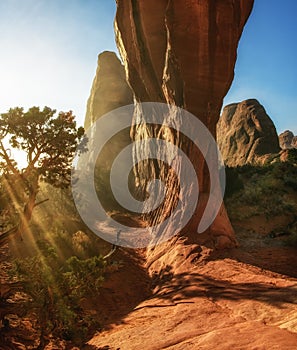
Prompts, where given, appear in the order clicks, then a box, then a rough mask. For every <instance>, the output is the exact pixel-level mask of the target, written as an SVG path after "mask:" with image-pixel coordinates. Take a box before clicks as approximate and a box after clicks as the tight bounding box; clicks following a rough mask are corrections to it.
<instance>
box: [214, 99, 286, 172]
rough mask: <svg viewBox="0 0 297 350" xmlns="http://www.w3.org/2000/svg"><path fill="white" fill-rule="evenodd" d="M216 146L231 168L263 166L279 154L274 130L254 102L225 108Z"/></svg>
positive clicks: (271, 123) (262, 110)
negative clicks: (266, 161)
mask: <svg viewBox="0 0 297 350" xmlns="http://www.w3.org/2000/svg"><path fill="white" fill-rule="evenodd" d="M217 142H218V145H219V149H220V151H221V153H222V156H223V159H224V162H225V164H226V165H228V166H238V165H239V166H240V165H244V164H248V163H251V164H253V163H263V162H265V160H267V159H268V158H269V156H271V154H276V153H278V152H279V151H280V147H279V142H278V136H277V133H276V129H275V126H274V124H273V122H272V120H271V119H270V118H269V116H268V115H267V113H266V111H265V109H264V107H263V106H262V105H261V104H260V103H259V102H258V101H257V100H255V99H249V100H246V101H243V102H240V103H232V104H230V105H228V106H226V107H224V109H223V113H222V116H221V118H220V119H219V122H218V124H217Z"/></svg>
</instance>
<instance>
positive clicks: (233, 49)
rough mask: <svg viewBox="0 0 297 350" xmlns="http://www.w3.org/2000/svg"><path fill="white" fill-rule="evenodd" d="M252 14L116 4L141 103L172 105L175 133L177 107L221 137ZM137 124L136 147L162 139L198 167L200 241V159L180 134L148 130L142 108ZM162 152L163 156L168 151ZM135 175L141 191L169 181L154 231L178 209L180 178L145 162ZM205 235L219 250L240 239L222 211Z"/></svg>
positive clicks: (202, 4) (219, 4)
mask: <svg viewBox="0 0 297 350" xmlns="http://www.w3.org/2000/svg"><path fill="white" fill-rule="evenodd" d="M252 6H253V0H237V1H234V0H224V1H221V0H216V1H209V0H199V1H198V0H187V1H185V0H176V1H171V0H157V1H147V0H135V1H127V0H117V12H116V19H115V31H116V39H117V45H118V48H119V51H120V54H121V56H122V59H123V62H124V65H125V68H126V73H127V76H128V81H129V84H130V86H131V88H132V90H133V94H134V97H135V100H136V101H137V102H138V103H140V102H146V101H149V102H164V103H168V104H170V105H171V107H172V108H171V112H170V113H169V115H167V116H165V115H164V123H165V119H166V118H168V119H169V120H175V121H176V123H177V127H178V126H179V125H178V124H179V123H182V120H179V119H178V118H176V114H175V113H176V110H174V106H177V107H183V108H184V109H186V110H188V111H189V112H191V113H193V114H194V115H195V116H196V117H197V118H199V119H200V120H201V121H202V122H203V123H204V124H205V125H206V127H207V128H208V129H209V131H210V132H211V133H212V135H213V136H214V137H215V130H216V123H217V121H218V119H219V115H220V110H221V107H222V102H223V98H224V96H225V95H226V93H227V91H228V89H229V87H230V85H231V82H232V80H233V77H234V65H235V61H236V54H237V45H238V42H239V39H240V36H241V33H242V30H243V27H244V25H245V23H246V21H247V19H248V17H249V14H250V12H251V10H252ZM135 118H137V120H138V121H140V124H138V125H137V126H135V127H133V129H132V135H133V137H134V139H135V140H143V139H146V138H147V137H148V135H149V136H150V137H161V138H162V139H163V140H165V141H170V142H172V143H174V144H176V145H178V146H179V147H180V148H182V149H183V150H184V151H185V152H186V154H187V155H188V157H189V159H190V161H191V162H192V164H193V166H194V168H195V170H196V172H197V174H198V180H199V190H200V196H199V205H198V206H197V208H196V211H195V214H194V215H193V217H192V219H191V220H190V222H189V225H188V226H187V227H186V228H185V230H184V231H185V232H186V233H185V234H186V235H187V236H188V237H190V235H191V234H193V239H194V240H197V239H198V235H197V233H196V230H197V226H198V223H199V222H200V219H201V216H202V214H203V212H204V209H205V206H206V203H207V201H208V198H209V188H210V179H209V174H208V170H207V166H206V163H205V160H204V158H203V156H202V154H201V152H199V150H197V148H195V147H194V146H193V145H192V144H191V143H189V142H188V140H186V139H185V138H184V137H183V136H182V134H181V133H180V132H173V131H172V130H168V128H166V127H163V128H162V127H161V128H160V127H159V126H157V125H151V124H150V125H149V124H148V123H147V120H146V116H145V115H144V114H143V113H142V109H141V107H140V106H139V105H138V106H137V108H136V110H135ZM158 151H159V154H160V155H162V152H163V150H162V149H159V150H158ZM149 152H150V149H149V145H148V146H147V147H143V148H142V149H141V150H140V149H138V146H137V145H136V146H135V147H134V154H133V156H134V159H135V160H136V161H137V160H138V159H139V155H140V154H141V155H142V156H143V155H145V154H147V155H149ZM164 156H165V157H166V155H164ZM147 158H149V156H148V157H147ZM135 174H136V178H137V181H138V183H139V184H141V186H143V188H145V186H146V184H147V182H148V181H149V180H150V179H151V176H155V175H157V176H158V177H159V178H161V179H163V180H165V181H166V184H167V188H168V191H167V195H168V196H167V198H166V200H165V201H164V206H163V208H162V207H161V208H160V210H156V211H154V212H153V213H152V214H151V215H150V219H151V221H152V222H153V223H158V222H160V221H163V220H164V218H166V217H167V216H168V212H170V209H171V208H173V207H174V206H175V204H176V200H177V197H178V188H179V187H178V185H177V182H176V177H174V176H172V177H170V176H168V169H167V167H166V166H165V165H164V163H163V162H162V161H155V160H153V161H147V162H139V163H138V165H137V166H136V167H135ZM177 175H178V174H177ZM205 234H206V236H208V237H209V236H211V237H212V240H213V241H214V242H215V244H216V245H217V246H218V247H223V246H224V247H226V246H234V244H235V239H234V232H233V230H232V227H231V225H230V222H229V220H228V217H227V214H226V212H225V210H224V208H223V207H222V208H221V210H220V212H219V214H218V216H217V218H216V219H215V221H214V223H213V224H212V226H211V227H210V228H209V229H208V230H207V231H205ZM200 237H201V236H200ZM156 251H157V250H156ZM156 251H155V252H156Z"/></svg>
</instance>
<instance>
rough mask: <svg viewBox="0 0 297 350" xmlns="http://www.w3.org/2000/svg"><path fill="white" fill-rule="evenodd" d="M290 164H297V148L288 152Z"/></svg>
mask: <svg viewBox="0 0 297 350" xmlns="http://www.w3.org/2000/svg"><path fill="white" fill-rule="evenodd" d="M288 153H289V154H288V162H289V163H293V164H295V165H296V164H297V148H292V149H289V150H288Z"/></svg>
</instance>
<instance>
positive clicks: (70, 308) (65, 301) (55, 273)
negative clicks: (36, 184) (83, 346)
mask: <svg viewBox="0 0 297 350" xmlns="http://www.w3.org/2000/svg"><path fill="white" fill-rule="evenodd" d="M38 247H39V254H38V255H36V256H34V257H31V258H26V259H18V260H15V261H14V265H13V268H12V270H11V276H13V277H14V278H15V277H17V278H18V279H19V280H20V281H21V282H22V286H23V290H24V292H25V293H26V294H27V295H28V300H27V306H28V310H29V309H30V310H31V311H32V310H34V311H35V313H36V315H37V317H38V321H39V324H40V329H41V338H42V340H43V341H44V339H45V338H46V337H47V335H49V334H54V335H55V336H57V337H61V338H63V339H68V340H70V339H71V340H74V341H79V342H80V343H81V341H82V340H84V339H83V338H84V337H85V336H86V332H87V330H88V328H89V327H90V322H91V320H90V319H88V318H85V317H84V315H83V313H82V310H81V308H80V307H79V300H80V298H81V297H83V296H90V295H95V294H98V292H99V289H100V287H101V285H102V282H103V281H104V278H103V275H104V273H105V271H106V262H105V260H104V259H103V258H102V256H93V257H90V258H87V259H79V258H77V257H76V256H73V257H71V258H69V259H67V260H64V261H62V262H61V260H59V259H57V256H58V254H57V251H56V250H55V249H54V247H53V246H52V245H51V244H49V242H47V241H39V242H38Z"/></svg>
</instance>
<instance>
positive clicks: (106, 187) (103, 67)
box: [84, 51, 133, 211]
mask: <svg viewBox="0 0 297 350" xmlns="http://www.w3.org/2000/svg"><path fill="white" fill-rule="evenodd" d="M131 103H133V94H132V91H131V89H130V87H129V85H128V83H127V80H126V75H125V69H124V66H123V65H122V63H121V61H120V60H119V58H118V57H117V56H116V54H115V53H114V52H109V51H105V52H103V53H101V54H99V56H98V66H97V70H96V75H95V78H94V80H93V85H92V88H91V92H90V96H89V99H88V102H87V110H86V116H85V122H84V127H85V129H86V130H87V129H88V128H89V127H90V126H92V125H93V129H92V135H93V136H92V137H95V138H102V137H104V136H105V135H104V134H102V131H101V130H100V128H98V127H95V126H94V123H95V122H96V120H98V119H99V118H100V117H102V116H103V115H105V114H106V113H108V112H111V111H113V110H115V109H117V108H119V107H122V106H126V105H130V104H131ZM122 113H125V112H122ZM120 115H121V114H120V113H119V116H120ZM131 120H132V117H131ZM111 127H112V125H111ZM92 137H91V139H90V140H89V145H88V147H89V148H91V149H92ZM130 143H131V138H130V130H129V128H126V129H123V130H122V131H121V132H120V133H118V134H117V135H115V136H114V137H112V138H111V139H110V140H109V141H108V142H107V143H106V145H105V146H104V147H103V149H102V151H101V152H100V155H99V157H98V159H97V160H90V161H96V167H95V183H96V187H97V190H98V195H99V197H100V200H101V201H102V204H103V206H104V207H105V208H106V210H109V211H111V210H114V209H119V206H118V205H117V202H116V200H115V199H114V197H113V195H112V191H111V188H110V181H109V176H110V169H111V166H112V164H113V161H114V159H115V157H116V156H117V155H118V153H119V152H120V151H121V150H122V149H123V148H125V147H126V146H127V145H129V144H130ZM90 154H92V153H90ZM125 161H127V159H124V162H125Z"/></svg>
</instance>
